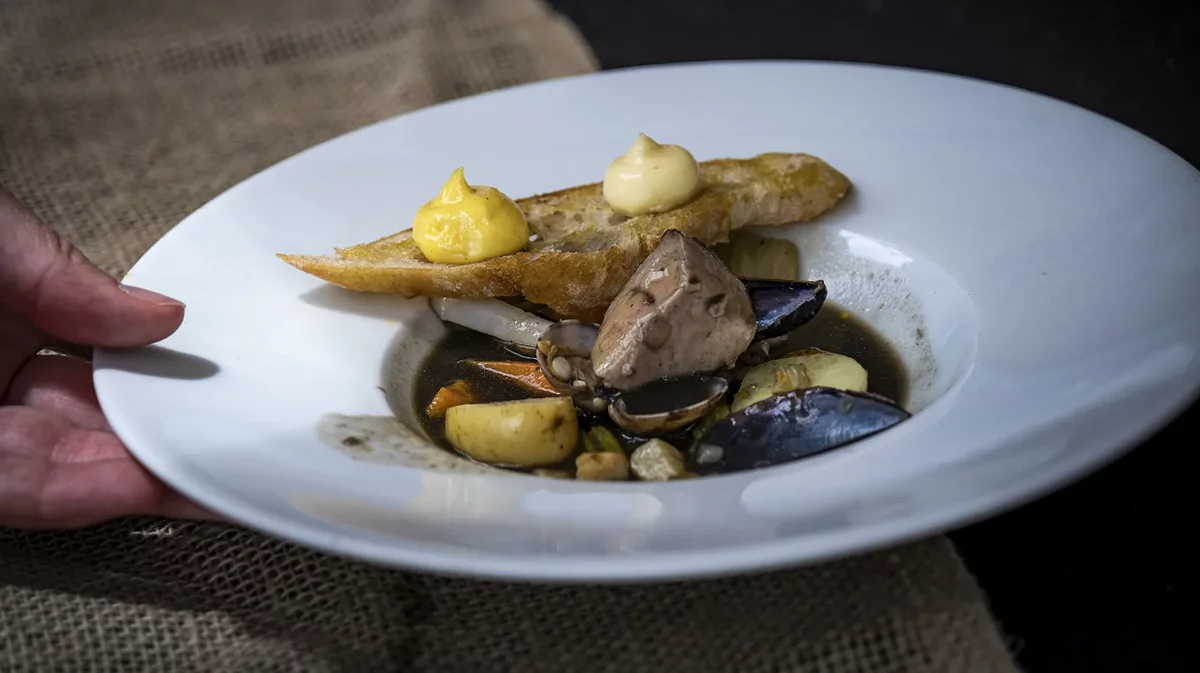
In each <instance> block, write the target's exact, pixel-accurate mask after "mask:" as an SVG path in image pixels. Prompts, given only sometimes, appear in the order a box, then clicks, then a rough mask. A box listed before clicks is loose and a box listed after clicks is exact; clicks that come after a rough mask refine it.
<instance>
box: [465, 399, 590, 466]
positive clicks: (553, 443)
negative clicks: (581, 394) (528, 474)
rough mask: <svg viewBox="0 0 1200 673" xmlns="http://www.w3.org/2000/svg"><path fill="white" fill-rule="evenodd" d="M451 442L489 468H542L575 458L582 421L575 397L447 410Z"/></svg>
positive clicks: (468, 405)
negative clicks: (576, 410)
mask: <svg viewBox="0 0 1200 673" xmlns="http://www.w3.org/2000/svg"><path fill="white" fill-rule="evenodd" d="M446 439H447V440H449V441H450V443H451V444H452V445H454V447H455V448H457V449H458V450H459V451H462V452H463V453H465V454H467V455H468V456H471V457H472V458H474V459H475V460H479V461H482V462H485V463H495V464H501V465H516V466H520V467H540V466H543V465H554V464H556V463H560V462H562V461H564V460H566V459H567V458H569V457H570V456H571V455H572V454H573V453H575V450H576V448H578V444H579V421H578V420H577V419H576V417H575V404H574V402H572V401H571V398H569V397H544V398H538V399H532V400H518V401H516V402H492V403H488V404H461V405H459V406H456V407H451V408H449V409H447V410H446Z"/></svg>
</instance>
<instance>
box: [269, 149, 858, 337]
mask: <svg viewBox="0 0 1200 673" xmlns="http://www.w3.org/2000/svg"><path fill="white" fill-rule="evenodd" d="M700 176H701V180H702V183H703V186H702V187H701V190H700V193H699V194H698V195H697V196H696V198H695V199H693V200H692V201H691V202H689V203H687V204H685V205H683V206H680V207H678V208H675V209H673V210H670V211H667V212H663V213H653V214H648V215H639V216H636V217H624V216H621V215H618V214H617V213H615V212H613V210H612V209H611V208H609V207H608V204H607V203H606V202H605V200H604V195H603V191H602V185H601V184H600V183H595V184H590V185H584V186H582V187H574V188H571V189H565V190H562V191H559V192H554V193H551V194H541V195H538V196H531V197H529V198H525V199H521V200H519V201H517V202H516V203H517V206H518V207H520V209H521V211H522V212H523V213H524V214H525V217H526V219H527V220H528V222H529V228H530V230H531V231H532V232H533V234H534V235H535V236H534V240H533V241H531V242H530V244H529V246H528V247H527V248H526V249H525V250H522V251H520V252H516V253H513V254H511V255H505V256H503V257H494V258H492V259H487V260H483V261H480V262H472V263H470V264H457V265H455V264H434V263H432V262H429V261H428V260H426V259H425V256H424V255H422V254H421V251H420V250H419V249H418V248H417V245H416V243H415V242H414V241H413V239H412V232H411V231H402V232H400V233H397V234H393V235H392V236H388V237H386V238H381V239H379V240H377V241H373V242H370V243H363V244H360V245H355V246H351V247H348V248H339V249H338V250H337V256H332V255H329V256H315V255H286V254H280V255H279V257H280V258H281V259H283V260H284V261H285V262H287V263H288V264H291V265H292V266H294V267H296V268H297V269H300V270H301V271H304V272H306V273H310V274H312V275H314V276H316V277H318V278H321V279H322V280H325V281H328V282H330V283H333V284H334V285H339V286H341V287H344V288H347V289H350V290H357V291H360V292H385V293H393V294H400V295H404V296H406V297H415V296H430V297H462V298H482V297H518V296H523V297H524V298H525V299H527V300H529V301H531V302H535V303H538V304H543V305H545V306H547V307H548V308H549V309H550V310H551V311H553V312H554V313H555V314H557V315H558V316H559V317H562V318H578V319H583V320H594V321H599V319H600V318H601V317H602V316H603V315H604V310H605V308H607V307H608V304H609V303H610V302H611V301H612V299H613V298H614V297H615V296H616V295H617V293H618V292H619V291H620V289H621V286H622V285H624V284H625V281H627V280H628V279H629V277H630V276H631V275H632V274H633V272H634V270H635V269H637V267H638V265H639V264H640V263H641V261H642V260H643V259H645V258H646V256H647V255H648V254H649V253H650V251H651V250H652V249H653V248H654V246H655V245H656V244H657V242H658V239H659V237H660V236H662V235H663V233H665V232H666V231H668V230H670V229H677V230H679V231H681V232H683V233H685V234H688V235H689V236H694V237H696V238H698V239H700V240H701V241H703V242H705V243H707V244H708V245H716V244H718V243H724V242H726V241H728V240H729V234H730V232H732V231H733V230H735V229H738V228H740V227H744V226H764V225H779V224H787V223H791V222H807V221H808V220H811V219H812V218H814V217H816V216H817V215H820V214H821V213H823V212H825V211H827V210H829V209H830V208H833V207H834V206H835V205H836V204H837V203H838V201H839V200H840V199H841V198H842V197H843V196H844V195H845V194H846V192H847V191H848V190H849V188H850V181H849V180H848V179H847V178H846V177H845V176H844V175H842V174H841V173H839V172H838V171H837V170H836V169H834V168H833V167H832V166H830V165H829V164H827V163H825V162H824V161H822V160H821V159H818V158H817V157H814V156H810V155H807V154H783V153H771V154H760V155H758V156H756V157H754V158H752V159H718V160H712V161H705V162H701V163H700Z"/></svg>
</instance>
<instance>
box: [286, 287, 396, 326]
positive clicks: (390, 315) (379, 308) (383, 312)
mask: <svg viewBox="0 0 1200 673" xmlns="http://www.w3.org/2000/svg"><path fill="white" fill-rule="evenodd" d="M300 300H301V301H303V302H304V303H306V304H309V305H311V306H316V307H318V308H323V309H329V310H332V311H338V312H341V313H350V314H352V315H360V316H365V317H368V318H379V319H381V320H401V319H403V318H404V317H405V314H406V311H411V310H412V304H411V301H412V300H409V299H405V298H404V297H402V296H400V295H395V294H384V293H375V292H352V291H350V290H346V289H344V288H340V287H338V286H336V285H321V286H319V287H316V288H314V289H312V290H309V291H308V292H305V293H303V294H301V295H300Z"/></svg>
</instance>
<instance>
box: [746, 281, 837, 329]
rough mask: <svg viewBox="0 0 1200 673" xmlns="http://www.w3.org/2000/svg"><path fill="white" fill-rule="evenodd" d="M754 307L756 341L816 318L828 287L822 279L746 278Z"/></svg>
mask: <svg viewBox="0 0 1200 673" xmlns="http://www.w3.org/2000/svg"><path fill="white" fill-rule="evenodd" d="M742 284H743V285H745V286H746V293H747V294H749V295H750V304H751V305H752V306H753V307H754V320H755V323H756V327H757V330H756V332H755V334H754V340H755V341H761V340H763V339H771V338H774V337H778V336H783V335H785V334H788V333H790V332H792V331H793V330H795V329H796V328H798V327H800V326H801V325H803V324H804V323H806V322H808V321H809V320H812V319H813V316H815V315H817V312H818V311H820V310H821V307H822V306H824V305H825V297H826V295H828V290H826V288H825V282H824V281H820V280H814V281H806V280H796V281H790V280H760V279H756V278H743V279H742Z"/></svg>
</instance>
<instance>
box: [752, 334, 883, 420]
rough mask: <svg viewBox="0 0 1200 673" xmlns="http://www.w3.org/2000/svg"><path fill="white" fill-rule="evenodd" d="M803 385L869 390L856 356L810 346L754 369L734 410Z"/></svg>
mask: <svg viewBox="0 0 1200 673" xmlns="http://www.w3.org/2000/svg"><path fill="white" fill-rule="evenodd" d="M802 388H837V389H838V390H849V391H853V392H865V391H866V390H867V370H866V369H863V366H862V365H860V364H858V362H857V361H856V360H855V359H854V358H850V357H846V356H845V355H839V354H837V353H830V352H828V351H823V350H821V349H819V348H806V349H804V350H802V351H797V352H796V353H792V354H789V355H786V356H784V357H781V358H779V359H778V360H771V361H769V362H764V363H762V364H761V365H758V366H757V367H755V368H753V369H751V370H750V371H749V372H747V373H746V376H745V378H743V379H742V385H741V387H739V388H738V391H737V394H735V395H734V396H733V404H731V405H730V410H731V411H739V410H741V409H745V408H746V407H748V406H750V405H751V404H754V403H755V402H761V401H762V400H765V399H767V398H768V397H772V396H774V395H779V394H781V393H786V392H791V391H793V390H800V389H802Z"/></svg>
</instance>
